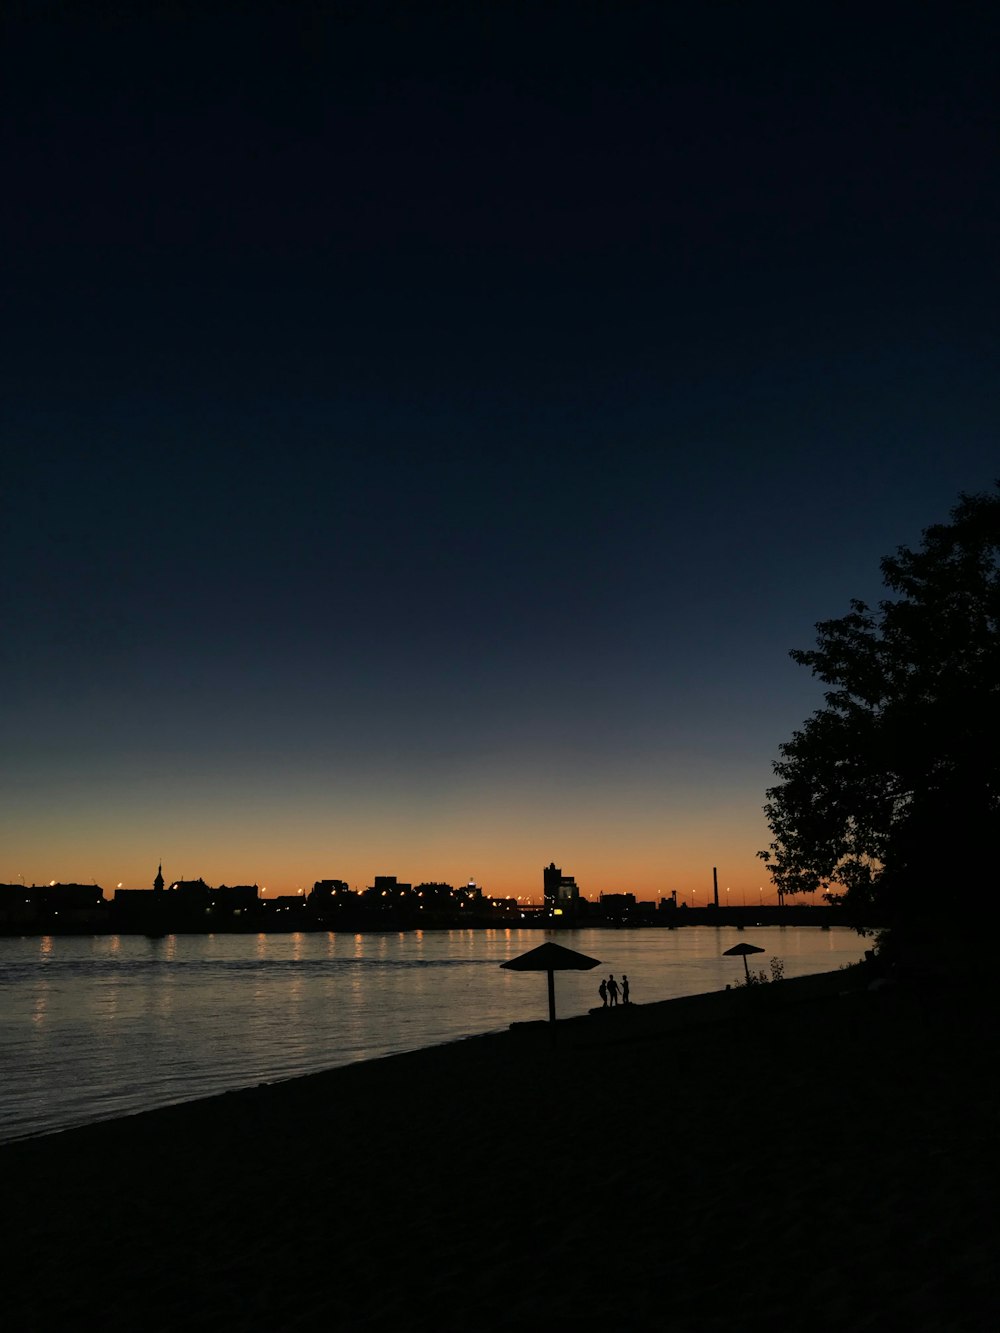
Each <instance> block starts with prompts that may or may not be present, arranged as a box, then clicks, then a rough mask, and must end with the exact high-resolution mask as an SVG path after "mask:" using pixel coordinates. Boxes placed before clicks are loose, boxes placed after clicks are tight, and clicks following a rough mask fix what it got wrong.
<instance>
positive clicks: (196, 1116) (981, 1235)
mask: <svg viewBox="0 0 1000 1333" xmlns="http://www.w3.org/2000/svg"><path fill="white" fill-rule="evenodd" d="M852 971H853V970H852ZM857 980H858V978H853V977H852V978H851V979H850V980H848V972H847V971H846V970H842V971H839V972H832V973H817V974H813V975H812V976H809V977H802V978H796V979H793V980H785V981H782V982H779V983H772V984H771V985H770V986H765V987H761V988H760V989H759V991H758V990H751V991H744V990H742V989H740V990H737V991H720V992H709V993H707V994H705V995H701V996H685V997H681V998H678V999H672V1000H665V1001H661V1002H659V1003H657V1004H652V1005H636V1006H630V1007H629V1009H628V1010H621V1009H620V1010H618V1011H617V1012H615V1013H613V1014H610V1015H604V1014H598V1015H587V1016H582V1017H572V1018H567V1019H563V1020H560V1021H559V1022H557V1023H556V1024H554V1025H551V1026H550V1025H549V1024H547V1023H544V1022H539V1023H528V1024H524V1025H516V1026H515V1027H514V1028H512V1029H510V1030H508V1031H506V1032H500V1033H492V1034H480V1035H477V1036H473V1037H468V1038H464V1039H462V1040H458V1041H455V1042H449V1043H446V1044H443V1045H439V1046H434V1047H425V1048H422V1049H420V1050H418V1051H413V1052H406V1053H402V1054H396V1055H391V1056H385V1057H381V1058H378V1059H375V1060H370V1061H362V1062H358V1063H355V1064H352V1065H346V1066H340V1067H337V1068H334V1069H331V1070H327V1071H324V1072H321V1073H317V1074H308V1075H303V1076H301V1077H297V1078H292V1079H287V1080H282V1081H281V1082H278V1083H271V1084H263V1085H259V1086H256V1087H253V1088H248V1089H243V1090H240V1091H237V1092H232V1093H225V1094H221V1095H218V1096H214V1097H208V1098H202V1099H198V1100H196V1101H188V1102H184V1103H180V1104H177V1105H175V1106H172V1107H166V1108H161V1109H157V1110H153V1111H146V1112H142V1113H139V1114H136V1115H132V1116H128V1117H124V1118H120V1119H117V1120H109V1121H102V1122H98V1123H95V1124H91V1125H87V1126H83V1127H79V1128H75V1129H70V1130H65V1131H61V1132H59V1133H55V1134H51V1135H46V1136H40V1137H37V1138H32V1139H26V1140H19V1141H17V1142H13V1143H8V1144H4V1145H2V1146H0V1163H2V1165H3V1166H4V1167H5V1168H6V1176H5V1178H6V1180H7V1183H8V1199H9V1208H10V1212H11V1216H12V1218H14V1219H15V1224H16V1231H15V1237H14V1240H13V1243H12V1245H11V1246H10V1248H9V1255H8V1258H9V1268H10V1271H11V1273H12V1274H13V1277H12V1279H11V1282H10V1283H9V1284H8V1287H9V1289H8V1290H5V1296H6V1297H7V1313H8V1318H9V1320H10V1322H11V1326H12V1327H16V1328H18V1329H19V1330H30V1329H32V1328H39V1329H41V1328H43V1327H66V1326H69V1325H70V1323H73V1324H76V1323H78V1322H81V1321H86V1320H94V1321H95V1322H98V1323H99V1324H100V1325H101V1326H102V1328H103V1329H105V1330H108V1331H109V1333H119V1331H120V1333H125V1330H129V1333H132V1330H134V1329H135V1328H136V1327H140V1326H141V1327H143V1328H144V1329H151V1330H162V1331H163V1333H166V1331H167V1330H176V1329H179V1328H182V1327H183V1328H185V1329H199V1330H200V1329H205V1330H208V1329H213V1330H215V1331H216V1333H227V1331H228V1330H234V1331H235V1330H237V1329H239V1330H255V1329H258V1328H259V1329H261V1330H265V1329H266V1330H283V1329H289V1330H291V1329H296V1330H300V1329H316V1330H319V1329H323V1330H326V1331H327V1333H328V1330H329V1328H330V1327H331V1326H334V1327H336V1326H337V1325H338V1324H339V1326H340V1327H343V1328H346V1329H351V1330H354V1329H358V1330H366V1329H372V1330H376V1329H378V1330H390V1329H392V1330H407V1329H421V1330H423V1329H427V1330H431V1329H434V1330H437V1331H438V1333H445V1331H447V1330H452V1329H454V1330H456V1333H457V1330H459V1329H463V1330H476V1333H478V1331H479V1330H494V1329H496V1330H499V1329H508V1328H512V1327H514V1326H516V1325H518V1324H520V1323H524V1324H525V1325H526V1326H537V1325H538V1324H540V1323H546V1322H549V1321H550V1320H554V1323H552V1326H553V1327H556V1328H558V1327H570V1326H572V1327H574V1328H582V1329H585V1330H589V1329H597V1328H601V1329H604V1330H606V1329H608V1328H615V1329H619V1330H623V1331H624V1333H628V1330H645V1329H649V1330H653V1329H662V1328H664V1327H669V1328H670V1329H671V1330H672V1333H677V1331H679V1333H685V1331H687V1330H689V1331H690V1333H703V1331H705V1330H714V1329H716V1328H718V1329H720V1330H721V1329H723V1328H726V1329H727V1330H728V1329H731V1328H733V1327H737V1328H739V1329H741V1330H744V1329H756V1328H761V1329H765V1328H766V1329H769V1330H772V1331H773V1329H774V1328H775V1327H787V1328H791V1329H796V1328H801V1327H808V1328H809V1329H810V1330H813V1329H816V1330H831V1331H832V1330H850V1331H851V1333H853V1331H854V1330H856V1329H858V1330H862V1329H872V1330H875V1329H880V1328H882V1327H888V1325H889V1323H890V1322H895V1323H901V1324H902V1325H903V1326H906V1327H908V1328H909V1329H911V1330H921V1333H923V1331H925V1330H926V1333H930V1330H943V1329H956V1330H966V1329H968V1330H979V1329H983V1330H984V1331H985V1330H986V1329H988V1328H989V1329H991V1328H993V1327H995V1326H996V1324H997V1317H998V1315H1000V1303H998V1299H997V1297H998V1292H997V1278H996V1277H995V1276H994V1272H995V1264H994V1262H993V1257H994V1255H995V1250H996V1244H997V1240H998V1239H1000V1236H998V1223H997V1221H996V1218H995V1217H994V1216H993V1213H994V1209H993V1190H994V1188H995V1186H996V1184H997V1183H1000V1181H998V1175H1000V1172H998V1149H997V1145H996V1131H995V1126H996V1111H997V1104H998V1098H997V1091H998V1072H997V1070H996V1068H995V1061H994V1060H993V1059H992V1056H991V1050H988V1049H987V1047H988V1046H989V1043H988V1042H986V1041H984V1040H982V1038H981V1034H982V1032H983V1030H984V1024H988V1023H989V1020H990V1018H991V1017H992V1013H993V1010H994V1009H995V1007H996V1003H995V1000H993V998H992V992H991V991H990V990H989V989H988V988H985V987H979V986H976V987H972V986H970V985H966V984H964V983H962V982H956V981H953V982H951V983H943V984H939V985H937V986H914V987H907V986H896V987H892V988H887V989H886V990H884V991H879V992H870V991H867V990H865V989H863V988H858V986H857V985H856V982H857ZM845 983H847V984H845ZM785 988H787V989H785ZM782 992H783V993H782ZM734 1001H735V1003H733V1002H734ZM619 1019H624V1020H625V1022H619V1021H618V1020H619ZM890 1316H891V1318H890Z"/></svg>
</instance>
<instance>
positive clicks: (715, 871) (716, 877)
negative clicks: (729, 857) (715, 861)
mask: <svg viewBox="0 0 1000 1333" xmlns="http://www.w3.org/2000/svg"><path fill="white" fill-rule="evenodd" d="M712 883H713V885H714V886H715V905H716V907H718V905H719V871H718V869H717V868H716V867H715V866H713V867H712Z"/></svg>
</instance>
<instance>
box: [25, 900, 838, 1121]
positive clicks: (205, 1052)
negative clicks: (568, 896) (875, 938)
mask: <svg viewBox="0 0 1000 1333" xmlns="http://www.w3.org/2000/svg"><path fill="white" fill-rule="evenodd" d="M546 938H548V937H547V936H545V935H544V934H543V933H542V932H540V931H522V930H479V931H473V930H454V931H440V932H426V931H415V932H412V933H409V934H404V933H400V934H392V935H332V934H330V935H326V934H297V935H172V936H168V937H166V938H165V939H147V938H146V937H145V936H95V937H82V938H81V937H75V936H66V937H45V938H43V939H4V940H0V996H2V1004H0V1068H2V1070H3V1084H2V1090H0V1139H13V1138H21V1137H24V1136H25V1135H30V1134H39V1133H45V1132H49V1131H52V1130H56V1129H64V1128H67V1127H69V1126H71V1125H77V1124H83V1123H86V1122H89V1121H92V1120H100V1119H106V1118H108V1117H111V1116H117V1115H126V1114H129V1113H131V1112H134V1111H139V1110H145V1109H147V1108H149V1107H153V1106H162V1105H166V1104H168V1103H171V1102H178V1101H185V1100H188V1099H189V1098H192V1097H204V1096H208V1095H210V1094H212V1093H217V1092H223V1091H225V1090H227V1089H229V1088H237V1087H246V1086H250V1085H253V1084H256V1083H261V1082H273V1081H275V1080H277V1079H283V1078H291V1077H293V1076H295V1075H297V1074H305V1073H310V1072H313V1071H315V1070H319V1069H328V1068H330V1067H332V1066H334V1065H342V1064H348V1063H350V1062H352V1061H354V1060H364V1059H370V1058H373V1057H375V1056H382V1055H390V1054H393V1053H395V1052H398V1051H406V1050H415V1049H417V1048H419V1047H421V1046H429V1045H434V1044H436V1043H439V1042H443V1041H451V1040H454V1039H456V1038H459V1037H463V1036H468V1035H470V1034H472V1033H475V1032H488V1031H495V1030H498V1029H502V1028H505V1027H506V1026H507V1025H508V1024H509V1023H511V1022H513V1021H515V1020H522V1021H523V1020H528V1019H539V1018H543V1017H544V1016H545V1013H546V991H545V977H544V975H537V974H532V973H523V972H522V973H518V972H507V971H502V970H501V969H500V967H499V964H500V963H502V962H504V961H506V960H507V959H508V958H514V957H516V956H517V955H518V954H520V953H524V952H526V951H527V950H528V949H533V948H535V947H536V946H537V945H539V944H541V943H542V942H543V941H544V939H546ZM559 940H560V941H561V942H562V943H564V944H566V945H567V946H568V947H570V948H574V949H578V950H579V951H580V952H581V953H585V954H588V955H589V956H590V957H592V958H598V959H601V960H602V966H601V967H599V968H597V969H595V970H594V971H593V972H582V973H580V972H564V973H560V974H559V976H558V977H557V978H556V1004H557V1009H558V1013H559V1015H560V1016H561V1017H569V1016H570V1015H573V1014H580V1013H584V1012H585V1011H586V1010H587V1009H588V1008H590V1007H591V1006H592V1005H594V1004H597V1003H598V998H597V986H598V983H599V981H600V978H601V976H602V975H607V974H608V973H609V972H614V974H615V975H616V976H617V977H619V978H620V977H621V975H622V973H627V974H628V976H629V981H630V983H631V987H632V999H633V1001H634V1002H636V1003H639V1004H641V1003H643V1002H644V1001H654V1000H664V999H670V998H673V997H675V996H678V995H694V994H699V993H701V992H704V991H711V990H721V989H723V988H724V987H725V985H726V984H727V983H731V982H734V981H737V980H740V979H741V978H742V976H743V964H742V961H741V960H740V959H739V958H724V957H722V955H723V953H724V951H725V950H726V949H728V948H730V947H731V946H732V945H733V944H735V943H737V942H739V941H741V940H746V941H747V942H748V943H754V944H757V945H759V946H761V947H762V948H763V949H764V950H765V952H764V953H763V954H761V955H759V956H758V958H756V959H754V960H752V961H753V962H756V963H757V965H758V967H764V968H765V969H766V967H767V962H768V958H769V957H774V956H776V957H780V958H782V959H783V960H784V963H785V975H786V976H788V977H794V976H803V975H805V974H807V973H810V972H825V971H831V970H834V969H836V968H838V967H840V966H842V965H843V964H844V963H850V962H854V961H856V960H857V959H858V958H860V957H861V955H862V953H863V952H864V941H863V940H861V939H860V938H859V937H858V936H857V935H855V934H854V933H853V931H849V930H845V929H842V928H834V929H831V930H828V931H823V930H818V929H815V928H806V929H802V928H798V929H796V928H794V927H783V928H778V927H772V928H769V929H761V930H748V931H746V932H742V933H740V932H737V931H736V929H735V928H714V927H710V926H705V927H699V926H694V927H686V928H684V929H680V930H660V929H648V930H617V931H616V930H593V929H591V930H577V931H562V932H560V933H559Z"/></svg>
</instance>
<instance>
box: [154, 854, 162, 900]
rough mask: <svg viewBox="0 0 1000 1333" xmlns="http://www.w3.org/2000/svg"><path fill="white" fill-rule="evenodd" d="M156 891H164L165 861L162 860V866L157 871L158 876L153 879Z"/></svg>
mask: <svg viewBox="0 0 1000 1333" xmlns="http://www.w3.org/2000/svg"><path fill="white" fill-rule="evenodd" d="M153 891H154V893H162V892H163V862H162V861H161V862H160V868H159V869H158V870H157V872H156V878H155V879H154V880H153Z"/></svg>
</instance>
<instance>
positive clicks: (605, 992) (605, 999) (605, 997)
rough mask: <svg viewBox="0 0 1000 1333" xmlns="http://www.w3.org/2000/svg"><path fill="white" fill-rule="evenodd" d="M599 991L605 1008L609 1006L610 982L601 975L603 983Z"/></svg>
mask: <svg viewBox="0 0 1000 1333" xmlns="http://www.w3.org/2000/svg"><path fill="white" fill-rule="evenodd" d="M597 993H598V995H599V996H600V997H601V1004H603V1005H604V1007H605V1009H607V1007H608V983H607V982H606V981H605V980H604V978H603V977H601V984H600V985H599V986H598V988H597Z"/></svg>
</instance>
